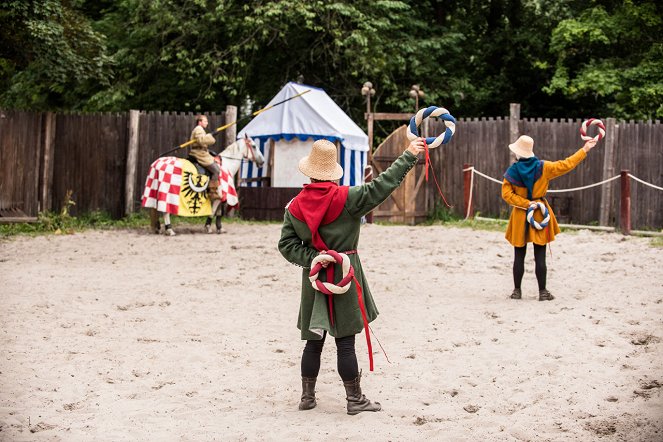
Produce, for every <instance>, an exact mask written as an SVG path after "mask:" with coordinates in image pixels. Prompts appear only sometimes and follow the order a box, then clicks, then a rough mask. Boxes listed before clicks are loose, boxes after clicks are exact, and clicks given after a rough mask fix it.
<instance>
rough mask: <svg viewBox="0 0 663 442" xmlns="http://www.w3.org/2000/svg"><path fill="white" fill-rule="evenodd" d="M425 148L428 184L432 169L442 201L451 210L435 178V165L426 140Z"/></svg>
mask: <svg viewBox="0 0 663 442" xmlns="http://www.w3.org/2000/svg"><path fill="white" fill-rule="evenodd" d="M424 148H425V152H426V154H425V158H426V182H428V168H429V167H430V170H431V171H432V172H433V181H435V186H437V192H438V193H439V194H440V196H441V197H442V201H444V204H446V205H447V207H448V208H451V205H449V203H448V202H447V199H446V198H445V197H444V194H443V193H442V189H440V185H439V184H438V182H437V178H436V177H435V171H434V170H433V163H432V162H431V160H430V153H429V150H428V143H426V141H425V140H424Z"/></svg>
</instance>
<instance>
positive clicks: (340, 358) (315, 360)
mask: <svg viewBox="0 0 663 442" xmlns="http://www.w3.org/2000/svg"><path fill="white" fill-rule="evenodd" d="M326 337H327V332H324V334H323V335H322V339H317V340H308V341H306V345H305V346H304V352H303V353H302V377H305V378H317V377H318V373H319V372H320V355H321V354H322V347H323V346H324V345H325V338H326ZM334 339H335V340H336V366H337V369H338V374H339V375H340V376H341V379H343V380H344V381H352V380H353V379H356V378H357V376H359V365H358V364H357V354H356V353H355V335H352V336H345V337H343V338H334Z"/></svg>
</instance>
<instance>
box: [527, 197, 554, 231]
mask: <svg viewBox="0 0 663 442" xmlns="http://www.w3.org/2000/svg"><path fill="white" fill-rule="evenodd" d="M536 209H539V210H540V211H541V213H542V214H543V219H542V220H541V222H537V221H536V220H535V219H534V211H535V210H536ZM527 222H529V223H530V224H531V225H532V227H534V228H535V229H536V230H543V229H544V228H545V227H546V226H547V225H548V223H549V222H550V213H548V208H547V207H546V205H545V204H543V203H542V202H541V201H536V202H535V203H534V204H531V205H530V206H529V208H528V209H527Z"/></svg>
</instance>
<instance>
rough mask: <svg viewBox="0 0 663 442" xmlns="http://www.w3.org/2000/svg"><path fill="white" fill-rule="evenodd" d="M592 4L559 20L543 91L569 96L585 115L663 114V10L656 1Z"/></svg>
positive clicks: (552, 38) (553, 37)
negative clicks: (550, 70) (551, 67)
mask: <svg viewBox="0 0 663 442" xmlns="http://www.w3.org/2000/svg"><path fill="white" fill-rule="evenodd" d="M605 3H608V4H606V5H600V4H595V5H593V6H590V7H588V8H587V9H585V10H584V11H582V12H581V13H579V14H578V15H577V17H576V18H569V19H566V20H563V21H561V22H560V23H559V24H558V25H557V27H556V28H555V29H554V31H553V33H552V36H551V41H550V50H551V52H552V53H553V54H554V55H555V58H556V62H555V69H554V75H553V76H552V78H551V80H550V83H549V85H547V86H546V87H545V89H544V90H545V91H546V92H548V93H550V94H553V93H561V94H563V95H564V96H565V97H567V98H569V99H571V100H572V101H573V103H574V105H575V108H576V109H579V110H580V111H581V112H583V113H584V114H585V115H591V114H594V115H611V116H615V117H621V118H656V117H658V118H660V117H662V116H663V40H662V39H661V35H663V18H662V17H663V15H662V12H663V10H662V8H663V7H662V5H661V3H660V2H658V1H654V0H649V1H647V0H645V1H632V0H626V1H623V2H605Z"/></svg>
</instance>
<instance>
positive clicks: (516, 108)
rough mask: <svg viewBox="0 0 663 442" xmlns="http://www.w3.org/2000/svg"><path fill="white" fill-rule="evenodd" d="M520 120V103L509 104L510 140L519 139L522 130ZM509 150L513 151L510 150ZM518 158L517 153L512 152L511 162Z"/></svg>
mask: <svg viewBox="0 0 663 442" xmlns="http://www.w3.org/2000/svg"><path fill="white" fill-rule="evenodd" d="M519 122H520V103H510V104H509V142H511V143H513V142H514V141H516V140H517V139H518V135H519V134H520V131H519V130H518V123H519ZM509 152H511V151H510V150H509ZM515 160H516V155H515V154H514V153H513V152H511V162H513V161H515Z"/></svg>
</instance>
